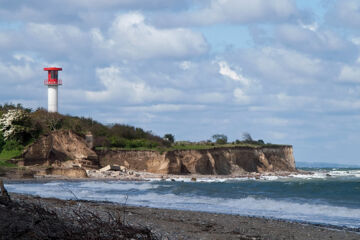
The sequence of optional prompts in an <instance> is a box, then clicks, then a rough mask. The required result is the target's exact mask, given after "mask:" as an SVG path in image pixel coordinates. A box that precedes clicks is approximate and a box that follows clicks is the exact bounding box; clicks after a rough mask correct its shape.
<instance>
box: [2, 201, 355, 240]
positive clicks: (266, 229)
mask: <svg viewBox="0 0 360 240" xmlns="http://www.w3.org/2000/svg"><path fill="white" fill-rule="evenodd" d="M10 195H11V198H12V199H13V200H14V201H22V202H27V203H32V204H39V205H41V206H43V207H45V208H47V209H52V210H56V211H58V212H60V215H61V217H62V218H65V219H66V218H67V217H68V215H67V214H68V213H69V212H71V210H74V209H77V210H78V209H86V210H89V211H91V212H93V213H95V214H97V215H99V216H107V213H113V214H114V213H118V214H120V215H121V217H122V219H123V220H124V222H125V223H126V224H128V225H131V226H137V227H139V226H141V227H147V228H149V229H150V230H151V232H152V233H153V234H154V236H156V237H157V238H158V239H249V240H250V239H254V240H255V239H256V240H260V239H269V240H270V239H274V240H275V239H276V240H279V239H294V240H295V239H296V240H311V239H342V240H347V239H360V234H359V233H356V232H353V231H350V230H349V229H344V228H331V227H330V226H316V225H312V224H305V223H297V222H288V221H282V220H275V219H268V218H261V217H246V216H239V215H231V214H217V213H206V212H196V211H179V210H168V209H158V208H147V207H134V206H129V205H124V204H114V203H109V202H95V201H74V200H59V199H55V198H39V197H34V196H30V195H22V194H10ZM0 209H1V208H0Z"/></svg>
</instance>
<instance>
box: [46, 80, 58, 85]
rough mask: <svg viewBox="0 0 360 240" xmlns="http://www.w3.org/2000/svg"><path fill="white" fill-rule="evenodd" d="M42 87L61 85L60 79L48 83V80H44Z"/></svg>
mask: <svg viewBox="0 0 360 240" xmlns="http://www.w3.org/2000/svg"><path fill="white" fill-rule="evenodd" d="M44 85H62V79H58V80H53V81H49V80H48V79H45V80H44Z"/></svg>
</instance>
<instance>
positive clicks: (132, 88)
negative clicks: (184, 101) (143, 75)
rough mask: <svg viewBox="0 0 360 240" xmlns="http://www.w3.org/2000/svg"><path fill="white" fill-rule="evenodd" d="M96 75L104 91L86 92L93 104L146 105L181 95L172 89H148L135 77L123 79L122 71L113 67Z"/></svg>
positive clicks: (98, 71) (100, 69) (147, 86)
mask: <svg viewBox="0 0 360 240" xmlns="http://www.w3.org/2000/svg"><path fill="white" fill-rule="evenodd" d="M96 75H97V77H98V78H99V79H100V82H101V83H102V84H103V85H104V87H105V89H104V90H102V91H86V98H87V99H88V100H89V101H93V102H109V103H110V102H112V103H113V104H118V105H125V104H129V103H130V104H131V103H146V102H152V101H155V100H158V101H159V100H160V101H162V102H167V101H171V100H175V99H178V98H179V97H180V96H181V95H182V93H181V92H180V91H178V90H176V89H173V88H155V87H150V86H149V85H148V84H147V83H146V82H144V81H142V80H140V79H137V78H136V77H135V78H134V77H133V78H131V76H126V77H124V73H123V72H122V69H120V68H118V67H114V66H111V67H107V68H98V69H96Z"/></svg>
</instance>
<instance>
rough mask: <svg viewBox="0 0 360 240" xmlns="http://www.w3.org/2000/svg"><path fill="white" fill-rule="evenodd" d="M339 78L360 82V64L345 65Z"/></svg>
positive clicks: (344, 80)
mask: <svg viewBox="0 0 360 240" xmlns="http://www.w3.org/2000/svg"><path fill="white" fill-rule="evenodd" d="M339 80H340V81H343V82H360V66H348V65H346V66H344V67H343V68H342V69H341V72H340V75H339Z"/></svg>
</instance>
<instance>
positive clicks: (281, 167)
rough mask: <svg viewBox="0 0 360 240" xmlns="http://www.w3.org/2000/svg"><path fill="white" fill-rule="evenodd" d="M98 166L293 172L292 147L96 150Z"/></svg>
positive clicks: (182, 171) (204, 171)
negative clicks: (157, 150) (160, 150)
mask: <svg viewBox="0 0 360 240" xmlns="http://www.w3.org/2000/svg"><path fill="white" fill-rule="evenodd" d="M97 153H98V155H99V161H100V165H101V166H106V165H108V164H118V165H123V166H125V167H127V168H129V169H134V170H138V171H148V172H153V173H161V174H190V173H191V174H209V175H212V174H219V175H231V174H242V173H246V172H274V171H296V168H295V160H294V156H293V150H292V147H291V146H277V147H261V148H247V147H231V148H213V149H206V150H174V151H168V152H164V153H159V152H156V151H136V150H117V151H113V150H106V151H98V152H97Z"/></svg>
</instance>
